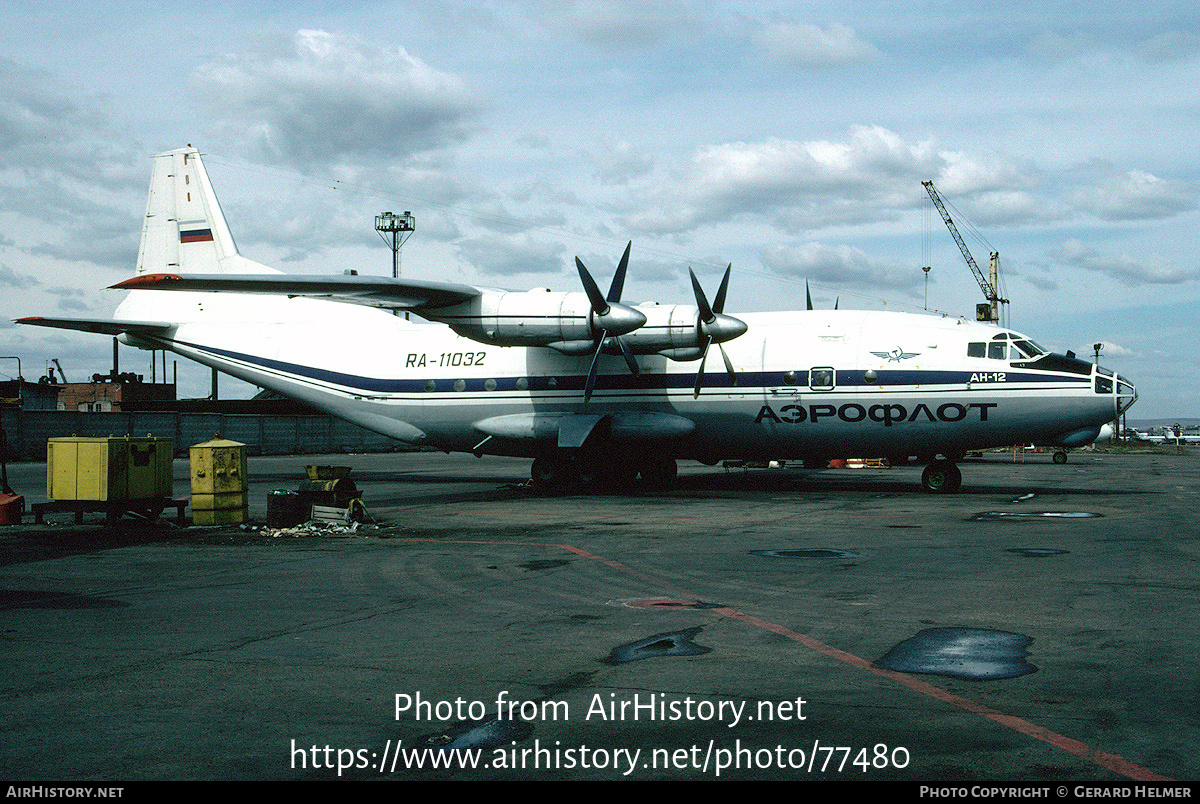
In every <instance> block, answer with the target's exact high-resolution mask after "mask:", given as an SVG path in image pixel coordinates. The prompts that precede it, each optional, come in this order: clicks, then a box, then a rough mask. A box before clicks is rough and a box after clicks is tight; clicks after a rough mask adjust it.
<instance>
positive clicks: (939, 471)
mask: <svg viewBox="0 0 1200 804" xmlns="http://www.w3.org/2000/svg"><path fill="white" fill-rule="evenodd" d="M961 485H962V472H960V471H959V469H958V467H957V466H956V465H955V464H954V462H953V461H933V462H932V463H930V464H929V465H928V466H926V467H925V471H924V472H922V473H921V487H922V488H924V489H925V490H926V491H928V492H930V493H931V494H953V493H954V492H956V491H958V487H959V486H961Z"/></svg>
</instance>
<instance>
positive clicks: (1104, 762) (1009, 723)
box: [405, 539, 1175, 782]
mask: <svg viewBox="0 0 1200 804" xmlns="http://www.w3.org/2000/svg"><path fill="white" fill-rule="evenodd" d="M405 541H420V542H443V543H445V544H508V545H520V546H538V547H557V548H559V549H562V550H566V551H568V552H571V553H574V554H575V555H577V556H580V557H581V558H586V559H589V560H591V561H598V562H600V563H601V564H603V565H605V566H607V567H611V568H612V569H615V570H617V571H618V572H622V573H624V574H626V575H630V576H632V577H634V578H637V579H639V580H643V581H646V582H648V583H651V584H654V585H655V586H658V587H659V588H661V589H663V590H665V591H668V592H670V593H671V594H672V595H676V596H678V597H680V598H685V599H686V600H676V601H671V602H673V603H676V604H678V605H676V606H670V605H664V606H662V608H664V609H668V608H677V609H680V610H687V611H693V610H694V609H691V608H686V607H685V606H684V605H683V604H684V603H686V602H699V601H698V599H697V598H696V596H695V595H693V594H691V593H690V592H688V591H687V590H684V589H681V588H680V587H678V586H676V585H674V584H673V583H671V582H669V581H667V580H664V579H662V578H658V577H655V576H653V575H649V574H647V573H645V572H641V571H640V570H635V569H633V568H632V567H629V566H627V565H625V564H622V563H621V562H619V561H614V560H612V559H610V558H605V557H603V556H599V555H596V554H594V553H589V552H588V551H587V550H583V549H581V548H578V547H574V546H573V545H569V544H553V543H550V542H494V541H493V542H488V541H483V540H473V541H468V540H454V539H446V540H443V539H405ZM710 611H713V612H716V613H717V614H720V615H722V616H724V617H728V618H730V619H731V620H737V621H739V622H743V623H746V624H747V625H752V626H754V627H756V628H762V629H763V630H766V631H770V632H772V633H774V634H779V635H780V636H783V637H786V638H787V639H790V640H792V641H793V642H798V643H800V644H801V645H804V646H805V647H806V648H809V649H810V650H814V651H816V652H817V653H820V654H822V655H824V656H828V657H830V658H831V659H837V660H838V661H840V662H844V663H845V664H848V665H850V666H852V667H857V668H858V669H860V670H865V671H867V672H868V673H873V674H875V675H877V676H879V677H881V678H886V679H888V680H889V681H893V682H895V683H896V684H900V685H901V686H904V687H908V688H909V689H911V690H913V691H915V692H919V693H921V694H923V695H927V696H929V697H931V698H934V699H936V700H939V701H942V702H943V703H947V704H950V705H951V706H956V707H958V708H960V709H962V710H964V711H967V712H971V713H973V714H976V715H979V716H981V717H984V718H987V719H988V720H991V721H992V722H994V723H998V724H1000V725H1001V726H1006V727H1008V728H1010V729H1012V730H1014V731H1016V732H1019V733H1021V734H1024V735H1026V736H1028V737H1032V738H1034V739H1035V740H1041V741H1042V742H1044V743H1047V744H1049V745H1052V746H1054V747H1055V748H1059V749H1061V750H1063V751H1066V752H1067V753H1069V754H1074V755H1075V756H1077V757H1080V758H1081V759H1085V760H1087V761H1089V762H1091V763H1093V764H1096V765H1099V766H1100V767H1102V768H1106V769H1107V770H1110V771H1112V772H1114V773H1118V774H1120V775H1122V776H1125V777H1127V778H1130V779H1133V780H1135V781H1139V782H1171V781H1175V780H1174V779H1171V778H1170V777H1168V776H1162V775H1160V774H1158V773H1155V772H1154V771H1152V770H1150V769H1149V768H1144V767H1142V766H1141V765H1138V764H1136V763H1133V762H1130V761H1129V760H1127V759H1124V758H1122V757H1119V756H1117V755H1116V754H1109V753H1106V752H1104V751H1098V750H1096V749H1095V748H1092V747H1091V746H1090V745H1088V744H1087V743H1083V742H1080V741H1079V740H1075V739H1072V738H1070V737H1066V736H1064V735H1062V734H1058V733H1057V732H1054V731H1051V730H1050V729H1046V728H1043V727H1041V726H1038V725H1036V724H1034V723H1030V722H1029V721H1028V720H1024V719H1022V718H1019V717H1016V716H1014V715H1008V714H1005V713H1004V712H1001V711H999V710H997V709H993V708H992V707H990V706H985V705H983V704H981V703H978V702H976V701H972V700H971V699H970V698H964V697H963V696H961V695H956V694H955V693H953V692H947V691H946V690H944V689H941V688H940V687H935V686H934V685H933V684H930V683H928V682H926V681H922V680H920V679H918V678H913V677H912V676H910V675H907V674H905V673H897V672H895V671H894V670H885V669H883V668H881V667H876V666H875V665H874V664H873V663H872V662H869V661H867V660H866V659H863V658H862V657H860V656H855V655H854V654H853V653H847V652H846V651H844V650H841V649H839V648H835V647H833V646H832V645H827V644H825V643H824V642H822V641H821V640H819V639H815V638H813V637H811V636H809V635H807V634H801V633H799V632H798V631H793V630H791V629H790V628H786V627H784V626H782V625H778V624H777V623H773V622H770V621H769V620H764V619H762V618H760V617H755V616H753V615H751V614H746V613H744V612H740V611H737V610H736V609H730V608H725V607H718V608H713V609H710Z"/></svg>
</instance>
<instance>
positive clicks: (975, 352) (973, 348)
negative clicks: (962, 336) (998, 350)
mask: <svg viewBox="0 0 1200 804" xmlns="http://www.w3.org/2000/svg"><path fill="white" fill-rule="evenodd" d="M967 357H987V344H986V343H968V344H967Z"/></svg>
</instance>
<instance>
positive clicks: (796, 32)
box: [758, 23, 882, 68]
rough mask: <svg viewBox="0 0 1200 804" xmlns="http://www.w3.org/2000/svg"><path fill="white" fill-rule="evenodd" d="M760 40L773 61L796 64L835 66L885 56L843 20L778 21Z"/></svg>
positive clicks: (818, 66)
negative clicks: (826, 23) (821, 23)
mask: <svg viewBox="0 0 1200 804" xmlns="http://www.w3.org/2000/svg"><path fill="white" fill-rule="evenodd" d="M758 42H759V45H760V46H761V47H762V48H763V49H764V50H765V51H766V53H767V55H768V56H769V57H770V58H771V60H772V61H776V62H779V63H781V64H786V65H791V66H796V67H806V68H824V67H835V66H840V65H844V64H856V63H860V62H865V61H874V60H875V59H878V58H880V57H881V55H882V54H881V53H880V52H879V50H878V49H877V48H876V47H875V46H874V45H873V44H871V43H870V42H867V41H865V40H863V39H860V38H859V36H858V34H856V33H855V32H854V29H853V28H850V27H849V26H846V25H842V24H840V23H834V24H833V25H830V26H829V27H828V28H822V27H820V26H818V25H812V24H809V23H776V24H774V25H771V26H769V27H767V28H765V29H764V30H763V31H762V32H760V33H759V35H758Z"/></svg>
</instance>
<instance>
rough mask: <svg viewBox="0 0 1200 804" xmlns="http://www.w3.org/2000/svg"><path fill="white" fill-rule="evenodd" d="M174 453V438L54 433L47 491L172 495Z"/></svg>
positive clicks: (103, 497) (80, 495)
mask: <svg viewBox="0 0 1200 804" xmlns="http://www.w3.org/2000/svg"><path fill="white" fill-rule="evenodd" d="M174 457H175V442H174V441H173V440H172V439H170V438H154V437H152V436H146V437H144V438H133V437H129V436H122V437H119V438H114V437H109V438H81V437H78V436H72V437H69V438H51V439H50V440H49V441H47V442H46V496H47V497H48V498H50V499H51V500H96V501H103V502H121V501H124V500H149V499H159V498H163V497H170V496H171V493H172V483H171V462H172V460H173V458H174Z"/></svg>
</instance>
